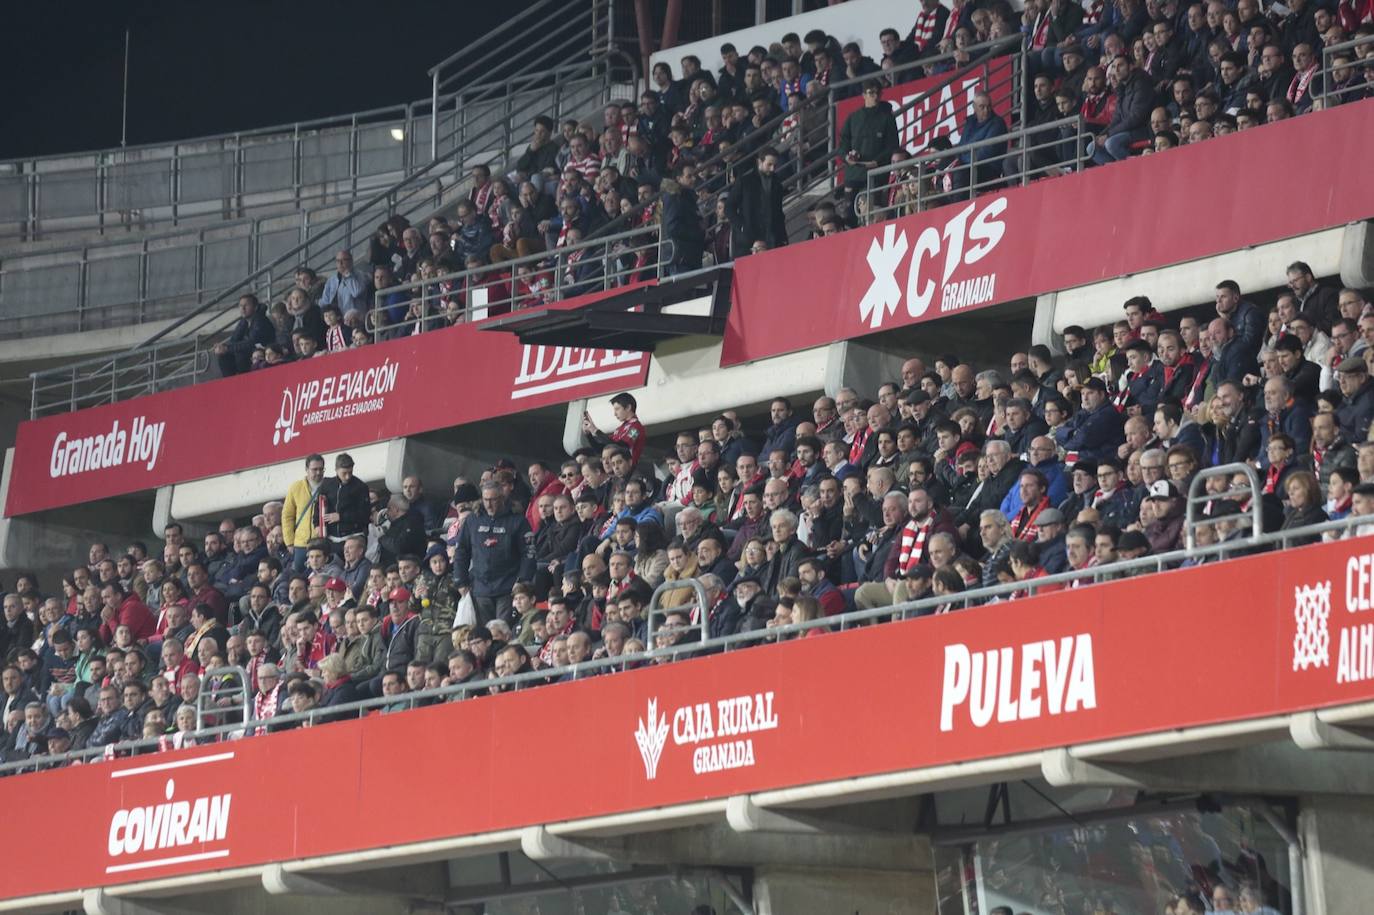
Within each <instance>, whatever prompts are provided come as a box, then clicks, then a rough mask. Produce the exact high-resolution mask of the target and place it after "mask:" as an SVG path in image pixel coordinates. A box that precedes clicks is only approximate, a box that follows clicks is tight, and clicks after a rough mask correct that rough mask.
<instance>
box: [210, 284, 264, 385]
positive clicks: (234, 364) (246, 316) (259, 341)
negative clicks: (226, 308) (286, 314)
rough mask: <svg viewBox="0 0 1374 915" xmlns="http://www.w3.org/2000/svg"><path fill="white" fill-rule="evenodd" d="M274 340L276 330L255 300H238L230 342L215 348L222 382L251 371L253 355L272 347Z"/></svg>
mask: <svg viewBox="0 0 1374 915" xmlns="http://www.w3.org/2000/svg"><path fill="white" fill-rule="evenodd" d="M276 339H277V332H276V328H274V327H273V326H272V321H271V319H269V318H268V317H267V309H265V308H263V307H262V303H261V302H259V301H258V297H257V296H255V295H252V294H248V295H243V296H240V297H239V320H238V323H236V324H235V325H234V330H233V332H232V333H231V334H230V335H229V339H228V340H225V341H224V342H222V343H217V344H215V357H216V358H217V359H218V360H219V373H220V374H221V375H223V376H224V377H225V378H228V377H230V376H231V375H241V374H243V373H244V372H247V371H249V370H250V369H251V368H252V367H253V352H254V351H255V350H257V349H258V348H260V347H267V346H271V345H272V343H273V342H274V341H275V340H276Z"/></svg>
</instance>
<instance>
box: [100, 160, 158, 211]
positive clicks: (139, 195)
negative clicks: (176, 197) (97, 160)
mask: <svg viewBox="0 0 1374 915" xmlns="http://www.w3.org/2000/svg"><path fill="white" fill-rule="evenodd" d="M105 198H106V199H105V208H106V209H107V210H116V211H118V210H141V209H144V208H148V207H165V206H171V203H172V160H170V159H159V160H154V161H150V162H136V161H135V162H121V163H117V164H114V165H110V166H107V167H106V169H105Z"/></svg>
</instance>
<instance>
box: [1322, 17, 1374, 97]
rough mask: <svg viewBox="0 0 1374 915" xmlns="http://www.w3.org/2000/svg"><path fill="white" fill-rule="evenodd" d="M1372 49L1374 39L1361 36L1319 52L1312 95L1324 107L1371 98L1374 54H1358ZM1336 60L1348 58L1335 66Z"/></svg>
mask: <svg viewBox="0 0 1374 915" xmlns="http://www.w3.org/2000/svg"><path fill="white" fill-rule="evenodd" d="M1372 47H1374V35H1363V36H1361V37H1359V38H1355V39H1352V40H1350V41H1343V42H1341V43H1340V44H1333V45H1330V46H1328V47H1324V48H1322V57H1321V64H1320V67H1319V68H1318V72H1317V75H1316V78H1315V79H1314V80H1313V83H1314V84H1315V85H1314V87H1313V90H1312V94H1313V96H1315V97H1316V98H1319V99H1321V100H1322V105H1323V106H1324V107H1327V108H1331V107H1333V106H1335V105H1344V104H1345V103H1347V102H1357V101H1359V100H1360V99H1365V98H1371V97H1374V54H1364V55H1362V54H1361V52H1362V51H1370V49H1371V48H1372ZM1337 57H1344V58H1347V62H1346V63H1344V64H1336V63H1335V62H1334V61H1335V58H1337Z"/></svg>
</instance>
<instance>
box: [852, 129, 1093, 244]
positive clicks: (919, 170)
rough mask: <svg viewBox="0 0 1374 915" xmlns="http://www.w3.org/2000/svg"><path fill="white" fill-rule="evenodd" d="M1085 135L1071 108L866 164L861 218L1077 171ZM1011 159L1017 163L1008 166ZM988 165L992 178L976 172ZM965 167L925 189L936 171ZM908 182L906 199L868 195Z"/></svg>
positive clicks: (874, 217) (876, 217) (868, 221)
mask: <svg viewBox="0 0 1374 915" xmlns="http://www.w3.org/2000/svg"><path fill="white" fill-rule="evenodd" d="M1066 128H1069V129H1071V130H1072V134H1071V136H1068V137H1065V136H1064V134H1063V131H1064V130H1065V129H1066ZM1046 135H1049V136H1050V138H1049V139H1043V140H1042V139H1040V138H1041V137H1044V136H1046ZM1086 138H1087V135H1086V134H1085V133H1084V132H1083V118H1082V116H1081V115H1077V114H1075V115H1072V116H1071V117H1067V118H1061V119H1059V120H1057V121H1048V122H1046V123H1044V124H1037V125H1035V126H1033V127H1026V128H1023V129H1020V130H1014V131H1009V132H1008V133H1004V134H1002V135H1001V136H997V137H991V138H989V139H986V140H978V141H975V142H973V143H961V144H959V145H957V146H954V147H952V148H950V149H948V150H942V151H938V152H930V153H923V154H921V155H919V156H914V157H912V158H910V159H907V160H906V161H904V162H894V163H892V164H891V165H884V166H881V167H879V168H873V169H869V171H868V186H867V187H866V188H865V189H864V190H863V191H862V192H861V194H860V197H859V199H861V200H863V201H864V203H865V205H864V207H863V215H864V222H865V224H868V225H871V224H873V223H875V222H882V221H884V220H887V219H893V218H896V216H897V215H905V214H904V213H903V212H902V211H903V210H906V209H907V208H909V207H912V206H913V205H914V208H915V210H917V211H919V210H924V209H927V208H928V206H939V205H942V204H945V203H949V202H951V201H953V200H959V199H972V198H974V197H976V196H978V195H979V194H981V193H984V192H987V191H992V190H998V189H1001V188H1004V187H1007V186H1009V185H1012V184H1020V185H1022V186H1024V185H1026V184H1029V183H1030V181H1031V179H1032V178H1034V177H1036V176H1037V175H1042V174H1048V173H1052V171H1053V170H1055V169H1058V170H1061V171H1062V170H1072V171H1075V172H1077V171H1081V170H1082V169H1083V166H1084V164H1085V163H1086V162H1087V161H1088V156H1087V152H1086V144H1085V142H1084V141H1085V140H1086ZM1070 143H1072V146H1073V152H1072V153H1062V154H1061V153H1057V154H1056V155H1059V156H1061V157H1060V158H1056V159H1054V160H1053V161H1050V162H1043V161H1042V162H1034V163H1033V162H1032V161H1031V159H1032V158H1033V155H1032V154H1033V153H1035V152H1037V151H1039V150H1047V149H1048V150H1057V149H1059V148H1060V147H1063V146H1065V145H1066V144H1070ZM999 147H1005V151H1004V152H1000V153H998V152H994V153H993V154H992V155H988V156H985V157H984V158H978V155H977V154H978V153H979V151H981V150H988V149H996V148H999ZM964 155H968V157H969V161H968V162H967V163H961V162H959V161H958V159H959V157H961V156H964ZM997 162H1003V163H1006V164H1004V165H1002V166H995V165H993V166H990V164H989V163H997ZM1017 163H1019V165H1018V164H1017ZM1012 165H1016V166H1017V167H1014V168H1013V167H1010V166H1012ZM989 167H992V168H994V170H995V171H996V175H995V176H994V177H991V178H979V177H978V172H979V170H980V169H983V168H989ZM907 173H910V174H907ZM964 173H966V178H965V181H964V183H963V184H962V185H960V186H957V187H955V188H953V189H952V190H939V191H935V192H932V193H927V187H928V186H929V185H930V183H931V181H932V180H933V179H934V178H935V176H936V175H939V174H946V175H959V174H964ZM894 175H895V176H896V178H895V180H894V179H893V178H892V177H891V176H894ZM912 187H914V188H915V194H914V196H908V198H907V199H905V200H902V199H899V200H897V202H894V203H888V204H885V205H883V206H874V205H873V202H872V201H873V198H874V196H875V195H878V194H891V193H892V192H894V191H900V190H901V189H904V188H912Z"/></svg>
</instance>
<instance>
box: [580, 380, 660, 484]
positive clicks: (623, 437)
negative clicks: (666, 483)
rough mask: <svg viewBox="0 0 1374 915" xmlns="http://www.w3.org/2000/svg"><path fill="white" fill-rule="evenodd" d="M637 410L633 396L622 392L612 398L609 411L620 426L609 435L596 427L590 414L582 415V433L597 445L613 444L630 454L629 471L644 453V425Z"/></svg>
mask: <svg viewBox="0 0 1374 915" xmlns="http://www.w3.org/2000/svg"><path fill="white" fill-rule="evenodd" d="M638 409H639V402H638V401H636V400H635V398H634V395H633V394H630V393H627V392H623V391H622V392H621V393H619V394H617V395H615V396H614V397H612V398H611V410H612V412H613V413H614V414H615V418H616V419H618V420H619V421H620V425H619V426H617V427H616V428H615V431H614V432H611V433H610V434H609V435H607V434H606V433H604V432H602V431H601V430H600V429H598V428H597V427H596V424H595V423H593V422H592V417H591V414H589V413H587V412H586V411H583V413H582V431H583V432H584V433H586V435H587V436H588V437H589V438H590V439H591V440H592V441H593V442H595V443H596V444H597V445H603V446H604V445H608V444H612V443H614V444H617V445H620V446H621V447H623V448H625V449H627V450H628V451H629V452H630V467H631V469H633V468H634V467H635V466H636V465H637V464H638V463H639V458H640V455H642V454H643V453H644V438H645V435H644V424H643V423H641V422H640V421H639V416H638V412H637V411H638Z"/></svg>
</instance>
